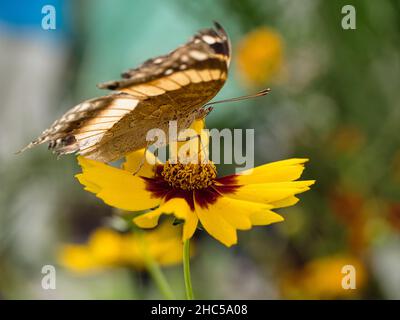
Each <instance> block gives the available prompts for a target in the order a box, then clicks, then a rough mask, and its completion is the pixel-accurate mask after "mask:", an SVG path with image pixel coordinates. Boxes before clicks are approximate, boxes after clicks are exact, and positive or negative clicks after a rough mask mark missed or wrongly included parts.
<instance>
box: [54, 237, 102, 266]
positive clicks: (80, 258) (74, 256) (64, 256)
mask: <svg viewBox="0 0 400 320" xmlns="http://www.w3.org/2000/svg"><path fill="white" fill-rule="evenodd" d="M58 260H59V262H60V263H61V264H62V265H63V266H64V267H65V268H68V269H70V270H71V271H74V272H87V271H91V270H93V269H96V268H99V266H98V264H97V262H96V261H95V259H94V258H93V256H92V254H91V252H90V250H89V248H88V247H87V246H85V245H72V244H68V245H64V246H62V247H61V249H60V251H59V254H58Z"/></svg>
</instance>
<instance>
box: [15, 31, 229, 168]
mask: <svg viewBox="0 0 400 320" xmlns="http://www.w3.org/2000/svg"><path fill="white" fill-rule="evenodd" d="M230 58H231V45H230V41H229V38H228V35H227V33H226V32H225V30H224V29H223V28H222V26H221V25H220V24H218V23H214V27H213V28H209V29H203V30H200V31H198V32H197V33H196V34H195V35H194V36H193V37H192V38H191V39H190V40H189V41H188V42H187V43H185V44H184V45H182V46H180V47H178V48H177V49H175V50H173V51H171V52H170V53H168V54H166V55H162V56H158V57H156V58H153V59H149V60H147V61H145V62H144V63H143V64H141V65H140V66H138V67H137V68H134V69H130V70H128V71H126V72H124V73H122V75H121V78H122V79H120V80H116V81H109V82H105V83H101V84H98V85H97V86H98V87H99V88H101V89H108V90H113V92H112V93H110V94H108V95H105V96H102V97H99V98H94V99H90V100H87V101H84V102H82V103H80V104H78V105H77V106H75V107H73V108H72V109H70V110H69V111H67V112H66V113H65V114H64V115H63V116H62V117H61V118H59V119H58V120H56V121H55V122H54V123H53V124H52V125H51V126H50V128H48V129H46V130H45V131H43V133H42V134H41V135H40V136H39V137H38V138H37V139H35V140H34V141H32V142H31V143H30V144H29V145H27V146H26V147H25V148H24V149H22V150H21V152H22V151H24V150H26V149H29V148H31V147H34V146H36V145H39V144H42V143H48V145H49V149H50V150H52V151H53V152H54V153H56V154H58V155H64V154H70V153H76V154H80V155H82V156H85V157H87V158H89V159H93V160H98V161H102V162H111V161H114V160H118V159H120V158H122V157H124V156H125V155H126V154H127V153H129V152H132V151H135V150H139V149H142V148H145V147H147V144H148V142H147V141H146V133H147V132H148V131H149V130H151V129H153V128H159V129H161V130H164V132H168V124H169V122H170V121H177V126H178V130H182V129H186V128H188V127H189V126H190V125H191V123H192V122H193V121H194V120H195V119H196V118H198V117H201V116H204V112H205V109H204V106H205V104H206V103H207V102H208V101H210V100H211V99H212V98H213V97H214V96H215V95H216V94H217V93H218V92H219V91H220V89H221V88H222V86H223V85H224V83H225V81H226V79H227V74H228V67H229V62H230Z"/></svg>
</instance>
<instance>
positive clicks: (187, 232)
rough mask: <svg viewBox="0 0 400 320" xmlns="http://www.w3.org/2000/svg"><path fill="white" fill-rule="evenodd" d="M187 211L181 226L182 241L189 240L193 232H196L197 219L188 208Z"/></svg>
mask: <svg viewBox="0 0 400 320" xmlns="http://www.w3.org/2000/svg"><path fill="white" fill-rule="evenodd" d="M188 209H189V210H188V211H187V216H186V219H185V223H184V225H183V234H182V240H183V241H185V240H188V239H190V238H191V237H192V236H193V234H194V232H195V231H196V228H197V224H198V223H199V218H197V215H196V213H194V212H193V211H192V210H190V208H189V207H188Z"/></svg>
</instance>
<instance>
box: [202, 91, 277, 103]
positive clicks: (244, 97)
mask: <svg viewBox="0 0 400 320" xmlns="http://www.w3.org/2000/svg"><path fill="white" fill-rule="evenodd" d="M270 91H271V89H270V88H267V89H263V90H261V91H260V92H257V93H255V94H250V95H247V96H242V97H237V98H230V99H225V100H218V101H213V102H209V103H207V104H205V105H204V107H208V106H211V105H214V104H217V103H225V102H234V101H241V100H247V99H253V98H257V97H262V96H265V95H267V94H268V93H269V92H270Z"/></svg>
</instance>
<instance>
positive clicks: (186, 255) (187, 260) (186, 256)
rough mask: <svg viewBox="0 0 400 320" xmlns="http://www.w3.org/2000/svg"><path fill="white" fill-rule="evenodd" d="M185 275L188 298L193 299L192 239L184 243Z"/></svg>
mask: <svg viewBox="0 0 400 320" xmlns="http://www.w3.org/2000/svg"><path fill="white" fill-rule="evenodd" d="M183 277H184V278H185V288H186V299H187V300H193V299H194V295H193V289H192V280H191V278H190V240H189V239H188V240H185V242H184V243H183Z"/></svg>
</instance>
